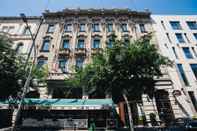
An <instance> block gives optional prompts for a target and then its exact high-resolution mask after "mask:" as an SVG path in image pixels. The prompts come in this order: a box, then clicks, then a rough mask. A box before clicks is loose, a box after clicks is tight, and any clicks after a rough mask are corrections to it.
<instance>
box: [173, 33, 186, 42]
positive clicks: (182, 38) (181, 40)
mask: <svg viewBox="0 0 197 131" xmlns="http://www.w3.org/2000/svg"><path fill="white" fill-rule="evenodd" d="M175 36H176V39H177V41H178V43H185V39H184V37H183V34H182V33H175ZM179 36H181V37H179ZM180 38H181V39H180Z"/></svg>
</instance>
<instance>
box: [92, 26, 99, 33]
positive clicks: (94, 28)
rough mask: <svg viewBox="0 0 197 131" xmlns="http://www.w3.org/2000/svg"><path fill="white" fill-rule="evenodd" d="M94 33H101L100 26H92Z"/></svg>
mask: <svg viewBox="0 0 197 131" xmlns="http://www.w3.org/2000/svg"><path fill="white" fill-rule="evenodd" d="M92 31H93V32H100V27H99V24H93V25H92Z"/></svg>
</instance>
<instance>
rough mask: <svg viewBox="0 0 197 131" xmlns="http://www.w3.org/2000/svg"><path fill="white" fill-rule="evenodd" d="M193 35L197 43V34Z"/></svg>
mask: <svg viewBox="0 0 197 131" xmlns="http://www.w3.org/2000/svg"><path fill="white" fill-rule="evenodd" d="M193 35H194V38H195V40H196V41H197V33H194V34H193Z"/></svg>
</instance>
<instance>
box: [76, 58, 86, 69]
mask: <svg viewBox="0 0 197 131" xmlns="http://www.w3.org/2000/svg"><path fill="white" fill-rule="evenodd" d="M83 62H84V58H83V57H78V58H77V59H76V65H75V68H76V69H81V68H83Z"/></svg>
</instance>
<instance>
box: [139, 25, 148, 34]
mask: <svg viewBox="0 0 197 131" xmlns="http://www.w3.org/2000/svg"><path fill="white" fill-rule="evenodd" d="M139 26H140V31H141V33H146V29H145V25H144V24H139Z"/></svg>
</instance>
